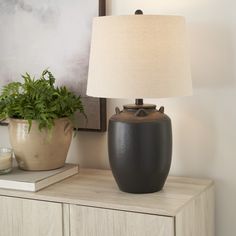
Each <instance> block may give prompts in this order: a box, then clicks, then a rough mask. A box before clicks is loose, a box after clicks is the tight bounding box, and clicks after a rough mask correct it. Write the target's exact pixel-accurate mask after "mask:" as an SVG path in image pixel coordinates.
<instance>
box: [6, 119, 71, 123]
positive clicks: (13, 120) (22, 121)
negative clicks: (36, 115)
mask: <svg viewBox="0 0 236 236" xmlns="http://www.w3.org/2000/svg"><path fill="white" fill-rule="evenodd" d="M7 119H8V120H9V122H10V121H12V122H17V123H27V124H28V120H26V119H18V118H7ZM60 120H70V119H69V117H60V118H56V119H54V121H60ZM37 122H38V121H37V120H32V123H37Z"/></svg>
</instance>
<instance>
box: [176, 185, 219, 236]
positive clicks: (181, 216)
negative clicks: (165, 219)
mask: <svg viewBox="0 0 236 236" xmlns="http://www.w3.org/2000/svg"><path fill="white" fill-rule="evenodd" d="M214 209H215V199H214V187H213V186H212V187H210V188H209V189H207V190H206V191H205V192H203V193H202V194H201V195H200V196H198V197H197V198H196V199H194V200H193V201H192V202H190V203H189V204H187V205H186V206H185V207H184V208H183V209H182V211H180V212H179V213H178V214H177V216H176V236H215V212H214Z"/></svg>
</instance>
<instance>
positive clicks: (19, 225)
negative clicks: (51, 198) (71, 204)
mask: <svg viewBox="0 0 236 236" xmlns="http://www.w3.org/2000/svg"><path fill="white" fill-rule="evenodd" d="M0 214H1V217H0V235H4V236H32V235H33V236H42V235H43V236H52V235H57V236H62V205H61V204H59V203H52V202H43V201H35V200H26V199H20V198H12V197H2V196H0Z"/></svg>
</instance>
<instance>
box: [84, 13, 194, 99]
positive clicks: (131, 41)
mask: <svg viewBox="0 0 236 236" xmlns="http://www.w3.org/2000/svg"><path fill="white" fill-rule="evenodd" d="M191 92H192V84H191V77H190V63H189V58H188V50H187V43H186V32H185V20H184V18H183V17H181V16H162V15H130V16H105V17H97V18H95V19H94V22H93V31H92V41H91V52H90V63H89V74H88V85H87V94H88V95H90V96H94V97H106V98H161V97H172V96H182V95H190V94H191Z"/></svg>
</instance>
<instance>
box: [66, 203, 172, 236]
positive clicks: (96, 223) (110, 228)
mask: <svg viewBox="0 0 236 236" xmlns="http://www.w3.org/2000/svg"><path fill="white" fill-rule="evenodd" d="M70 232H71V236H174V219H173V217H162V216H157V215H149V214H140V213H132V212H125V211H117V210H108V209H102V208H93V207H85V206H78V205H70Z"/></svg>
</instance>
